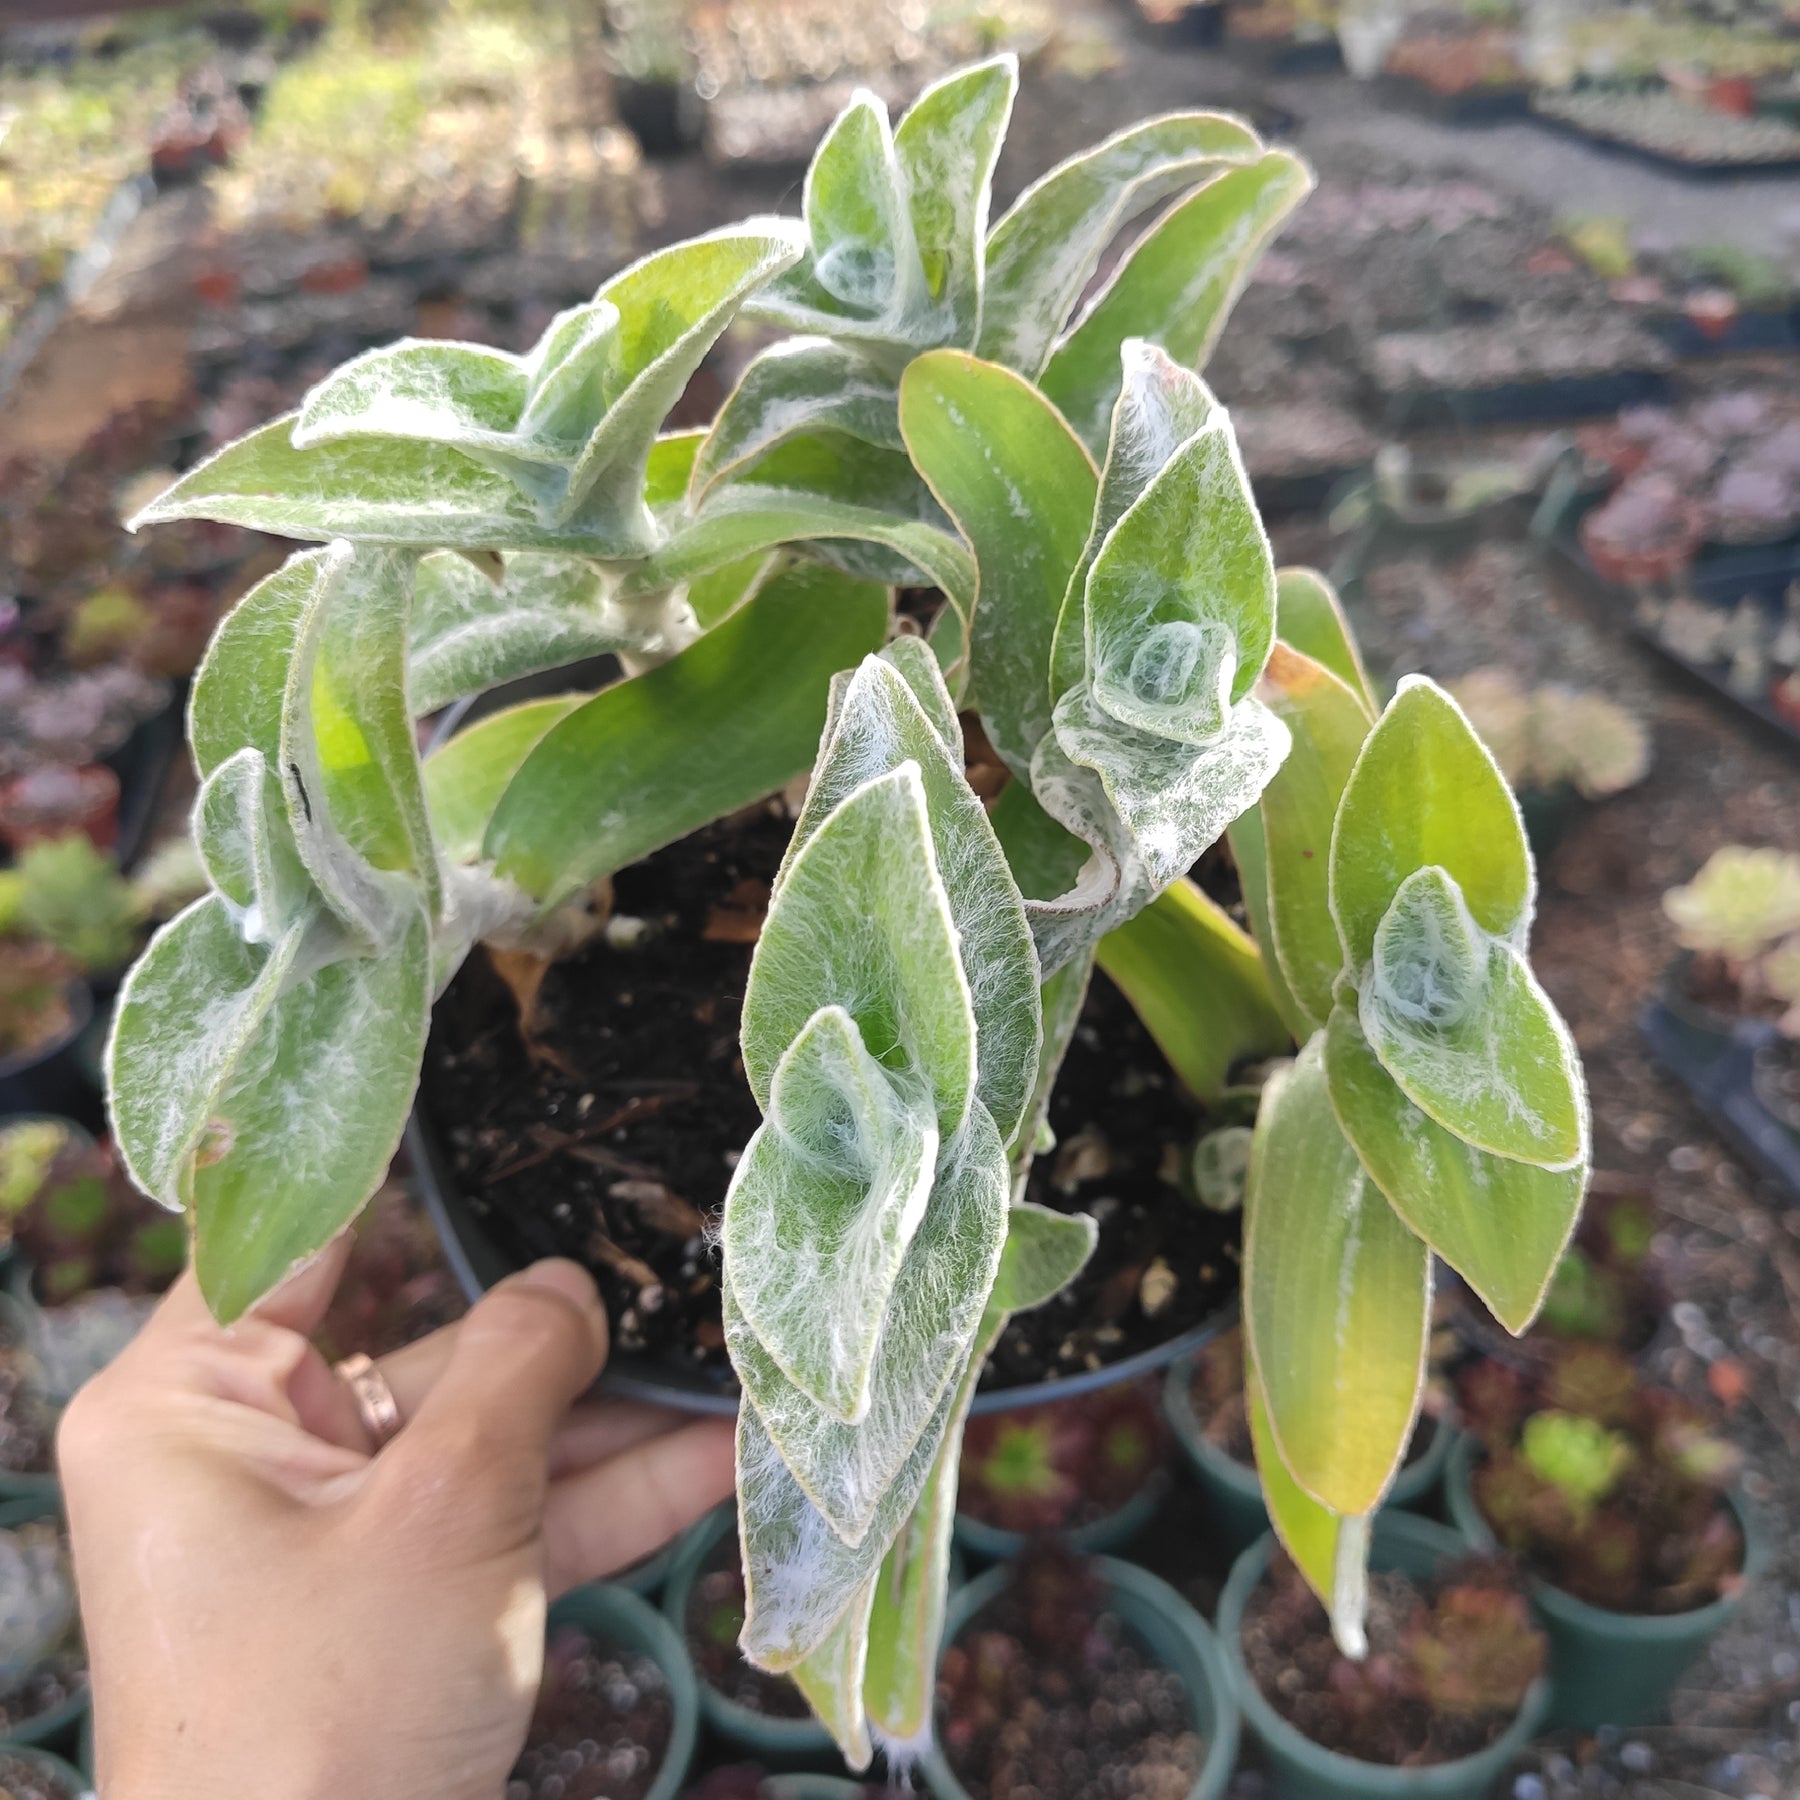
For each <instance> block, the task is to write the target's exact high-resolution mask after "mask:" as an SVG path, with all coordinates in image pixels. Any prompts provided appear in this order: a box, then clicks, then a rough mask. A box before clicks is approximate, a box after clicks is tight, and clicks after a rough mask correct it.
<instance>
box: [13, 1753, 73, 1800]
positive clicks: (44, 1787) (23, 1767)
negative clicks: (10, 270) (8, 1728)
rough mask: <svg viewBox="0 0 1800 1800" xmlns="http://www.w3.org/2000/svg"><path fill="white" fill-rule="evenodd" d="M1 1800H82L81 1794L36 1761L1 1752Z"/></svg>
mask: <svg viewBox="0 0 1800 1800" xmlns="http://www.w3.org/2000/svg"><path fill="white" fill-rule="evenodd" d="M0 1800H80V1796H79V1791H78V1790H77V1789H75V1788H73V1787H71V1786H70V1785H69V1784H68V1783H67V1782H66V1781H59V1780H58V1779H57V1778H56V1777H55V1776H54V1775H47V1774H46V1773H45V1772H44V1771H43V1770H42V1769H41V1768H39V1767H38V1766H37V1764H36V1763H28V1762H25V1761H23V1760H22V1759H21V1758H19V1757H17V1756H7V1755H5V1754H4V1753H0Z"/></svg>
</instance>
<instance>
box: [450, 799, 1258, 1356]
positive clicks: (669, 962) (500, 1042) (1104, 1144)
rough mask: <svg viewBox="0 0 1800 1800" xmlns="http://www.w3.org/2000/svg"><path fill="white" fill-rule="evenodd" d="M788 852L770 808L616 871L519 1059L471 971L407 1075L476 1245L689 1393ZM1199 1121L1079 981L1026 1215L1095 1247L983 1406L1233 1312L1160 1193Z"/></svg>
mask: <svg viewBox="0 0 1800 1800" xmlns="http://www.w3.org/2000/svg"><path fill="white" fill-rule="evenodd" d="M791 830H792V821H791V819H790V817H789V816H788V813H787V811H786V809H785V807H784V806H783V805H782V803H781V802H779V801H771V802H769V803H768V804H767V805H764V806H758V807H755V808H751V809H749V810H747V811H745V812H743V813H739V814H737V815H735V816H734V817H732V818H730V819H727V820H723V821H721V822H720V823H718V824H716V825H713V826H709V827H707V828H706V829H705V830H702V831H699V832H696V833H694V834H693V835H692V836H690V837H687V838H684V839H682V840H681V841H680V842H679V843H676V844H672V845H671V846H669V848H668V849H666V850H662V851H659V852H657V853H656V854H655V855H654V856H651V857H648V858H646V859H645V860H644V861H643V862H641V863H638V864H636V865H634V866H633V867H631V868H629V869H624V870H621V871H620V872H619V873H618V874H617V875H616V876H614V878H613V913H612V922H611V926H610V929H609V934H608V935H607V936H605V937H602V938H599V939H596V940H595V942H594V943H593V944H592V945H590V946H589V947H588V948H586V949H584V950H583V951H582V952H581V953H580V954H578V955H576V956H573V957H570V958H569V959H567V960H566V961H564V962H561V963H559V964H557V965H556V966H555V967H554V968H552V969H551V970H550V972H549V974H548V976H547V977H546V979H545V981H544V984H543V988H542V991H541V993H540V995H539V1001H538V1011H539V1017H540V1021H541V1023H540V1025H539V1029H538V1033H537V1037H536V1041H535V1045H534V1048H533V1050H532V1051H528V1050H527V1048H526V1046H525V1045H524V1043H523V1041H522V1039H521V1036H520V1032H519V1026H518V1009H517V1006H516V1004H515V1002H514V1000H513V998H512V995H511V993H510V992H509V990H508V989H507V988H506V986H505V985H504V983H503V982H502V981H501V980H500V978H499V976H498V975H497V974H496V973H495V972H494V969H493V967H492V965H491V964H490V963H489V961H488V959H487V958H486V957H485V956H484V955H479V954H478V955H476V956H473V957H471V958H470V959H469V961H468V963H467V964H466V965H465V966H464V968H463V970H462V972H461V973H460V974H459V975H458V976H457V978H456V979H455V981H453V982H452V983H451V985H450V988H449V990H448V992H447V993H446V994H445V996H444V998H443V999H442V1001H440V1002H439V1005H438V1008H437V1012H436V1015H435V1017H434V1020H433V1025H432V1035H431V1043H430V1046H429V1048H428V1050H427V1053H426V1059H425V1075H424V1088H423V1098H424V1103H425V1107H426V1110H427V1112H428V1114H429V1116H430V1117H431V1119H432V1120H433V1121H435V1122H436V1124H437V1126H438V1129H439V1130H440V1131H441V1133H442V1135H443V1138H444V1141H445V1143H446V1146H447V1148H448V1151H449V1160H450V1164H451V1167H452V1169H453V1171H454V1174H455V1178H456V1180H457V1182H458V1184H459V1185H460V1187H461V1188H462V1191H463V1192H464V1194H465V1195H466V1196H467V1197H468V1201H469V1205H470V1210H471V1211H472V1212H473V1214H474V1215H475V1216H476V1217H477V1218H478V1219H479V1220H480V1221H481V1222H482V1224H483V1226H484V1227H485V1229H486V1230H487V1231H488V1232H489V1233H490V1234H491V1235H492V1237H493V1238H494V1240H495V1242H496V1243H497V1244H498V1245H499V1246H500V1247H501V1248H502V1249H503V1250H505V1251H506V1252H507V1253H508V1254H509V1255H511V1256H513V1257H514V1258H516V1259H517V1260H518V1261H520V1262H526V1261H530V1260H532V1259H534V1258H537V1257H540V1256H571V1257H574V1258H575V1259H576V1260H578V1261H580V1262H583V1263H585V1264H586V1265H587V1266H588V1267H589V1268H591V1269H592V1270H593V1271H594V1274H595V1276H596V1278H597V1279H598V1280H599V1282H600V1287H601V1292H602V1294H603V1295H604V1297H605V1300H606V1303H607V1307H608V1310H609V1312H610V1314H611V1316H612V1320H613V1332H614V1341H615V1343H616V1344H617V1345H618V1346H619V1347H620V1348H621V1349H626V1350H632V1351H638V1352H648V1353H650V1354H652V1355H654V1356H656V1357H660V1358H663V1359H665V1360H667V1361H670V1362H673V1363H678V1364H682V1365H685V1366H687V1367H689V1368H700V1369H703V1370H705V1371H706V1372H707V1373H708V1374H709V1375H712V1376H714V1377H716V1379H717V1380H718V1382H719V1384H720V1387H721V1388H722V1389H725V1390H729V1388H730V1387H731V1385H732V1376H731V1372H730V1368H729V1365H728V1363H727V1361H726V1357H725V1348H724V1331H723V1328H722V1327H721V1325H720V1321H719V1295H718V1287H717V1280H716V1267H717V1265H716V1260H715V1256H714V1253H713V1251H712V1250H711V1249H710V1248H709V1246H708V1243H707V1238H706V1227H707V1225H708V1223H709V1222H711V1220H712V1219H713V1218H714V1216H715V1215H716V1211H717V1208H718V1207H719V1205H720V1204H721V1203H722V1201H723V1200H724V1197H725V1189H726V1186H727V1184H728V1183H729V1181H730V1179H731V1171H732V1168H733V1167H734V1166H735V1164H736V1162H737V1158H738V1156H739V1154H740V1152H741V1151H742V1149H743V1146H744V1144H745V1143H746V1142H747V1141H748V1139H749V1137H750V1134H751V1133H752V1132H753V1131H754V1130H755V1129H756V1126H757V1124H758V1122H759V1115H758V1113H757V1110H756V1104H755V1101H754V1100H753V1099H752V1098H751V1095H750V1091H749V1088H748V1086H747V1084H746V1082H745V1080H744V1073H743V1066H742V1063H741V1061H740V1059H739V1056H738V1045H737V1034H738V1013H739V1009H740V1006H741V1004H742V1001H743V992H744V981H745V978H746V976H747V974H748V971H749V965H750V952H751V948H752V946H753V944H754V942H755V937H756V932H757V930H758V928H759V927H760V924H761V920H762V915H763V912H764V910H765V908H766V906H767V901H768V890H769V884H770V882H771V881H772V880H773V878H774V875H775V872H776V870H777V868H778V867H779V865H780V861H781V855H782V851H783V850H784V848H785V847H786V844H787V840H788V837H789V835H790V832H791ZM627 921H631V922H632V923H626V922H627ZM640 924H641V927H642V928H641V930H640ZM1199 1116H1200V1115H1199V1108H1198V1107H1197V1106H1196V1105H1195V1103H1194V1102H1192V1101H1191V1100H1190V1099H1189V1098H1188V1097H1187V1096H1186V1095H1185V1093H1184V1092H1183V1091H1182V1090H1181V1088H1180V1084H1179V1083H1178V1082H1177V1081H1176V1080H1175V1078H1174V1076H1173V1075H1172V1074H1171V1073H1170V1072H1169V1069H1168V1066H1167V1064H1166V1063H1165V1062H1164V1061H1163V1059H1162V1055H1161V1053H1160V1052H1159V1051H1158V1050H1157V1048H1156V1045H1155V1043H1154V1041H1153V1040H1152V1039H1151V1038H1150V1036H1149V1034H1148V1033H1147V1032H1146V1031H1145V1030H1144V1029H1143V1027H1142V1026H1141V1025H1140V1024H1139V1023H1138V1020H1137V1016H1136V1014H1135V1013H1133V1012H1132V1010H1131V1008H1130V1006H1129V1005H1128V1004H1127V1003H1126V1001H1125V1000H1124V998H1123V997H1122V996H1121V995H1120V994H1119V993H1118V991H1117V990H1116V989H1115V988H1114V987H1113V986H1112V985H1111V983H1110V982H1109V981H1107V980H1106V978H1105V977H1104V976H1096V978H1095V980H1094V983H1093V987H1092V989H1091V991H1090V993H1089V996H1088V1001H1087V1005H1086V1008H1085V1010H1084V1012H1083V1015H1082V1020H1081V1023H1080V1025H1079V1026H1078V1028H1077V1031H1076V1034H1075V1041H1074V1043H1073V1044H1072V1045H1071V1047H1070V1051H1069V1056H1068V1059H1067V1061H1066V1063H1065V1064H1064V1068H1063V1073H1062V1078H1061V1080H1060V1082H1059V1083H1058V1086H1057V1090H1056V1093H1055V1095H1054V1096H1053V1098H1052V1101H1051V1108H1050V1123H1051V1126H1052V1129H1053V1130H1054V1131H1055V1132H1056V1135H1057V1138H1058V1141H1059V1145H1060V1149H1059V1151H1058V1152H1057V1153H1056V1154H1053V1155H1050V1156H1045V1157H1040V1158H1039V1159H1038V1162H1037V1165H1036V1167H1035V1168H1034V1169H1033V1171H1032V1176H1031V1182H1030V1188H1029V1196H1030V1198H1031V1199H1033V1200H1035V1201H1037V1202H1039V1203H1040V1204H1044V1205H1048V1206H1053V1207H1056V1208H1058V1209H1059V1210H1062V1211H1066V1212H1074V1211H1083V1212H1087V1213H1089V1214H1091V1215H1092V1216H1093V1217H1094V1218H1095V1219H1096V1220H1097V1221H1098V1223H1099V1226H1100V1238H1099V1244H1098V1246H1097V1248H1096V1250H1095V1253H1094V1256H1093V1258H1092V1259H1091V1260H1090V1262H1089V1263H1088V1266H1087V1268H1086V1269H1085V1270H1084V1271H1083V1272H1082V1274H1081V1275H1080V1276H1079V1277H1078V1278H1077V1279H1076V1281H1075V1282H1074V1283H1073V1284H1072V1285H1071V1286H1070V1287H1069V1288H1068V1289H1067V1290H1066V1291H1065V1292H1064V1293H1062V1294H1060V1295H1058V1296H1057V1298H1056V1299H1055V1300H1053V1301H1052V1302H1051V1303H1050V1304H1049V1305H1047V1306H1044V1307H1041V1308H1039V1309H1038V1310H1037V1311H1036V1312H1031V1313H1025V1314H1022V1315H1020V1316H1019V1317H1017V1318H1015V1319H1014V1320H1013V1321H1012V1323H1011V1324H1010V1325H1009V1327H1008V1328H1007V1331H1006V1334H1005V1335H1004V1336H1003V1338H1002V1339H1001V1341H1000V1344H999V1346H998V1348H997V1350H996V1352H995V1354H994V1356H993V1357H992V1358H991V1359H990V1361H989V1363H988V1366H987V1368H986V1369H985V1370H984V1371H983V1375H982V1382H983V1385H984V1386H987V1387H1000V1388H1004V1387H1014V1386H1020V1385H1023V1384H1026V1383H1030V1382H1035V1381H1041V1380H1043V1379H1045V1378H1046V1377H1049V1376H1054V1375H1061V1374H1069V1373H1074V1372H1077V1371H1080V1370H1085V1369H1097V1368H1101V1367H1103V1366H1105V1365H1106V1364H1108V1363H1111V1362H1117V1361H1119V1360H1120V1359H1122V1358H1124V1357H1127V1356H1130V1355H1132V1354H1133V1353H1134V1352H1137V1351H1139V1350H1143V1349H1146V1348H1148V1347H1150V1346H1152V1345H1155V1344H1158V1343H1162V1342H1165V1341H1167V1340H1168V1339H1169V1338H1171V1337H1173V1336H1175V1335H1177V1334H1178V1333H1180V1332H1183V1331H1185V1330H1187V1329H1188V1328H1189V1327H1191V1326H1193V1325H1195V1324H1197V1323H1199V1322H1200V1321H1201V1320H1202V1319H1203V1318H1205V1317H1206V1316H1207V1315H1209V1314H1210V1313H1212V1312H1214V1311H1215V1310H1216V1309H1218V1308H1219V1307H1220V1306H1222V1305H1224V1304H1225V1303H1226V1302H1227V1301H1229V1300H1230V1299H1231V1298H1232V1297H1233V1296H1234V1295H1235V1293H1236V1291H1237V1286H1238V1221H1237V1220H1236V1218H1235V1217H1224V1216H1221V1215H1219V1214H1215V1213H1211V1212H1208V1211H1206V1210H1204V1209H1202V1208H1199V1207H1195V1206H1190V1205H1187V1204H1185V1203H1184V1202H1183V1200H1182V1199H1181V1196H1180V1192H1179V1190H1178V1188H1176V1187H1175V1186H1173V1185H1172V1183H1173V1182H1174V1181H1175V1180H1177V1179H1178V1173H1179V1169H1180V1166H1181V1164H1182V1161H1183V1159H1184V1157H1185V1155H1186V1151H1187V1148H1188V1146H1189V1145H1190V1144H1191V1143H1192V1141H1193V1138H1194V1136H1195V1134H1196V1132H1197V1129H1198V1125H1199ZM1077 1140H1079V1141H1078V1142H1077Z"/></svg>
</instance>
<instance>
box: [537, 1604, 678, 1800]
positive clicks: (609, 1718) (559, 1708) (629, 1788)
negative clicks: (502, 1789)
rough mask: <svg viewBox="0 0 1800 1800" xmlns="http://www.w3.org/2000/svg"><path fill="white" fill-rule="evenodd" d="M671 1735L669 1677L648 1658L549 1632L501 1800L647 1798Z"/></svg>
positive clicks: (572, 1633)
mask: <svg viewBox="0 0 1800 1800" xmlns="http://www.w3.org/2000/svg"><path fill="white" fill-rule="evenodd" d="M674 1729H675V1703H674V1701H673V1700H672V1699H671V1697H670V1694H669V1681H668V1677H667V1676H666V1675H664V1673H663V1672H662V1670H661V1669H660V1668H658V1667H657V1665H656V1663H655V1662H653V1661H652V1660H651V1659H650V1658H649V1657H647V1656H640V1655H637V1654H636V1653H635V1652H630V1651H620V1650H617V1649H615V1648H614V1647H613V1646H612V1645H610V1644H606V1643H602V1642H600V1641H598V1640H596V1639H594V1638H590V1637H589V1636H588V1635H587V1634H586V1633H585V1632H583V1631H579V1630H576V1629H575V1628H573V1627H565V1628H564V1629H562V1630H560V1631H556V1632H553V1633H552V1635H551V1638H550V1642H549V1645H548V1646H547V1648H546V1651H545V1656H544V1680H543V1685H542V1686H541V1687H540V1689H539V1690H538V1703H537V1709H536V1711H535V1712H533V1714H532V1716H531V1728H530V1730H529V1731H528V1733H527V1734H526V1738H525V1748H524V1750H523V1751H522V1752H521V1753H520V1756H519V1760H518V1761H517V1762H516V1763H515V1764H514V1765H513V1771H512V1774H511V1775H509V1776H508V1777H507V1781H506V1794H505V1800H644V1796H645V1795H646V1794H648V1793H649V1792H650V1789H651V1787H652V1786H653V1785H654V1783H655V1781H656V1778H657V1776H658V1774H660V1773H661V1771H662V1766H663V1758H664V1757H665V1756H666V1755H667V1754H668V1749H669V1739H670V1738H671V1736H673V1734H674Z"/></svg>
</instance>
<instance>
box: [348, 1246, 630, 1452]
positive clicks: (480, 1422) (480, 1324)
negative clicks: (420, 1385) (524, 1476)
mask: <svg viewBox="0 0 1800 1800" xmlns="http://www.w3.org/2000/svg"><path fill="white" fill-rule="evenodd" d="M606 1348H607V1329H606V1313H605V1311H604V1310H603V1309H602V1307H601V1305H600V1296H599V1294H598V1293H597V1292H596V1291H595V1288H594V1282H593V1278H592V1277H591V1276H590V1275H589V1274H588V1272H587V1271H586V1270H585V1269H583V1268H581V1267H580V1266H579V1265H578V1264H576V1263H572V1262H563V1261H549V1262H540V1263H534V1264H533V1265H532V1266H531V1267H530V1268H529V1269H526V1270H523V1271H522V1272H521V1273H519V1274H517V1275H514V1276H512V1277H510V1278H509V1279H508V1280H506V1281H503V1282H502V1283H501V1284H500V1285H499V1286H498V1287H496V1288H494V1289H493V1290H492V1291H491V1292H490V1293H488V1294H487V1295H485V1296H484V1297H483V1298H482V1300H481V1301H480V1302H478V1303H477V1305H476V1306H475V1308H474V1309H473V1311H471V1312H470V1313H469V1315H468V1317H467V1318H465V1319H464V1320H463V1321H462V1323H461V1324H460V1325H459V1326H458V1327H457V1330H456V1340H455V1345H454V1347H453V1348H452V1350H451V1353H450V1360H449V1362H448V1363H447V1364H446V1365H445V1368H444V1372H443V1373H442V1375H440V1376H439V1377H438V1380H437V1382H436V1384H435V1385H434V1386H433V1387H432V1389H431V1391H430V1392H429V1393H428V1394H427V1395H426V1396H425V1399H424V1401H423V1402H422V1403H421V1404H420V1407H419V1410H418V1412H417V1414H416V1415H415V1416H414V1418H413V1420H412V1422H411V1423H410V1424H409V1425H408V1426H407V1427H406V1429H405V1430H404V1431H402V1432H401V1434H400V1436H399V1437H398V1438H397V1439H396V1440H395V1442H394V1445H393V1448H392V1451H391V1452H390V1456H391V1458H392V1460H394V1461H396V1462H398V1461H411V1460H412V1459H413V1458H415V1457H416V1458H418V1459H420V1461H421V1463H422V1464H423V1466H424V1467H426V1468H435V1469H437V1470H439V1471H442V1470H443V1469H445V1468H446V1466H448V1467H451V1468H457V1467H458V1466H459V1465H461V1468H460V1472H461V1473H462V1474H464V1475H465V1476H471V1475H474V1474H477V1473H479V1472H482V1471H491V1472H493V1473H495V1474H497V1475H504V1476H506V1477H507V1478H509V1479H512V1480H517V1479H518V1477H519V1475H520V1472H521V1471H524V1470H531V1471H535V1472H536V1475H537V1478H538V1479H539V1480H542V1479H544V1478H545V1476H546V1471H547V1467H548V1463H549V1455H550V1440H551V1438H552V1437H553V1436H554V1435H555V1432H556V1428H557V1425H558V1424H559V1423H560V1422H561V1420H562V1417H563V1415H564V1414H565V1413H566V1412H567V1411H568V1410H569V1407H570V1405H571V1403H572V1402H573V1401H574V1400H575V1399H576V1397H577V1396H578V1395H580V1394H581V1393H582V1392H583V1391H584V1390H585V1389H586V1388H587V1387H589V1386H590V1385H591V1384H592V1382H593V1380H594V1377H595V1376H596V1375H598V1374H599V1372H600V1369H601V1366H602V1365H603V1364H604V1363H605V1361H606ZM381 1460H388V1458H382V1459H381Z"/></svg>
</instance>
